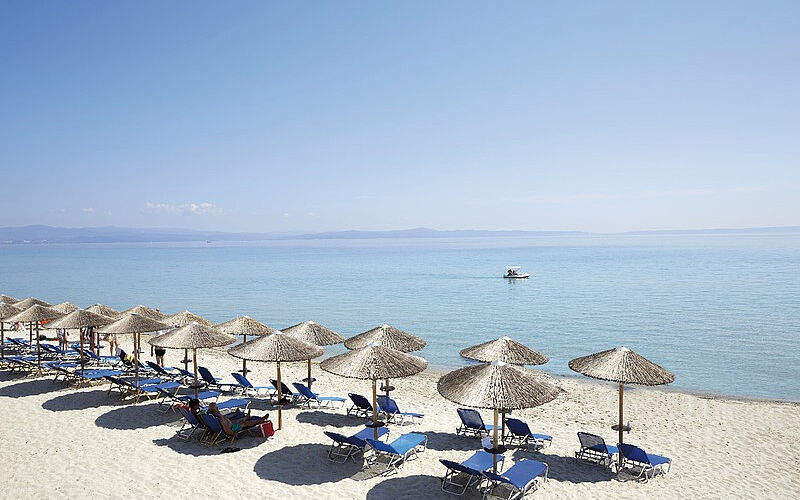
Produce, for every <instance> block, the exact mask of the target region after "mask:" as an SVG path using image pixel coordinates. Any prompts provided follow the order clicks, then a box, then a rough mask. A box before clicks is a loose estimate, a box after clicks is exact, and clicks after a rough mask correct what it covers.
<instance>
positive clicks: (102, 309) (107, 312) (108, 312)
mask: <svg viewBox="0 0 800 500" xmlns="http://www.w3.org/2000/svg"><path fill="white" fill-rule="evenodd" d="M86 310H87V311H89V312H93V313H95V314H100V315H102V316H105V317H107V318H118V317H119V316H120V312H119V311H117V310H115V309H111V308H110V307H108V306H104V305H103V304H93V305H91V306H89V307H87V308H86Z"/></svg>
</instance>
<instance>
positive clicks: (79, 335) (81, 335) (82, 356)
mask: <svg viewBox="0 0 800 500" xmlns="http://www.w3.org/2000/svg"><path fill="white" fill-rule="evenodd" d="M78 337H79V338H80V339H81V377H83V376H84V375H85V373H84V371H83V362H84V360H83V358H85V357H86V354H84V353H83V332H82V331H80V330H78Z"/></svg>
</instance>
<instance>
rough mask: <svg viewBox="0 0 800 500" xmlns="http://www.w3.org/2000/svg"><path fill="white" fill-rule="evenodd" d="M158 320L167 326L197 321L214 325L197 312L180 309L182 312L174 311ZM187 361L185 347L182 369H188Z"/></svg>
mask: <svg viewBox="0 0 800 500" xmlns="http://www.w3.org/2000/svg"><path fill="white" fill-rule="evenodd" d="M153 319H158V318H153ZM159 321H162V322H164V323H166V324H168V325H169V326H173V327H181V326H186V325H188V324H190V323H199V324H201V325H203V326H214V323H212V322H210V321H209V320H207V319H205V318H203V317H201V316H198V315H197V314H195V313H193V312H189V311H182V312H179V313H175V314H173V315H171V316H167V317H165V318H163V319H159ZM189 361H190V360H189V350H188V349H186V350H184V352H183V368H184V370H188V369H189Z"/></svg>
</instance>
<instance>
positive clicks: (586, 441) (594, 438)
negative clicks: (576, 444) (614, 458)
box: [578, 432, 606, 450]
mask: <svg viewBox="0 0 800 500" xmlns="http://www.w3.org/2000/svg"><path fill="white" fill-rule="evenodd" d="M578 439H579V440H580V442H581V449H584V448H592V449H593V450H605V449H606V442H605V441H604V440H603V438H601V437H600V436H598V435H596V434H589V433H588V432H579V433H578Z"/></svg>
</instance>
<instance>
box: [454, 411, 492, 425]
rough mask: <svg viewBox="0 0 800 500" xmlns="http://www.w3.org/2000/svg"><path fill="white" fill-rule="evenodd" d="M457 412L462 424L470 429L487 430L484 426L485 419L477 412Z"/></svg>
mask: <svg viewBox="0 0 800 500" xmlns="http://www.w3.org/2000/svg"><path fill="white" fill-rule="evenodd" d="M456 411H457V412H458V417H459V418H460V419H461V423H463V424H464V425H465V426H466V427H468V428H470V429H481V430H482V429H486V426H485V425H484V424H483V418H481V414H480V413H478V411H477V410H472V409H469V408H459V409H458V410H456Z"/></svg>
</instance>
